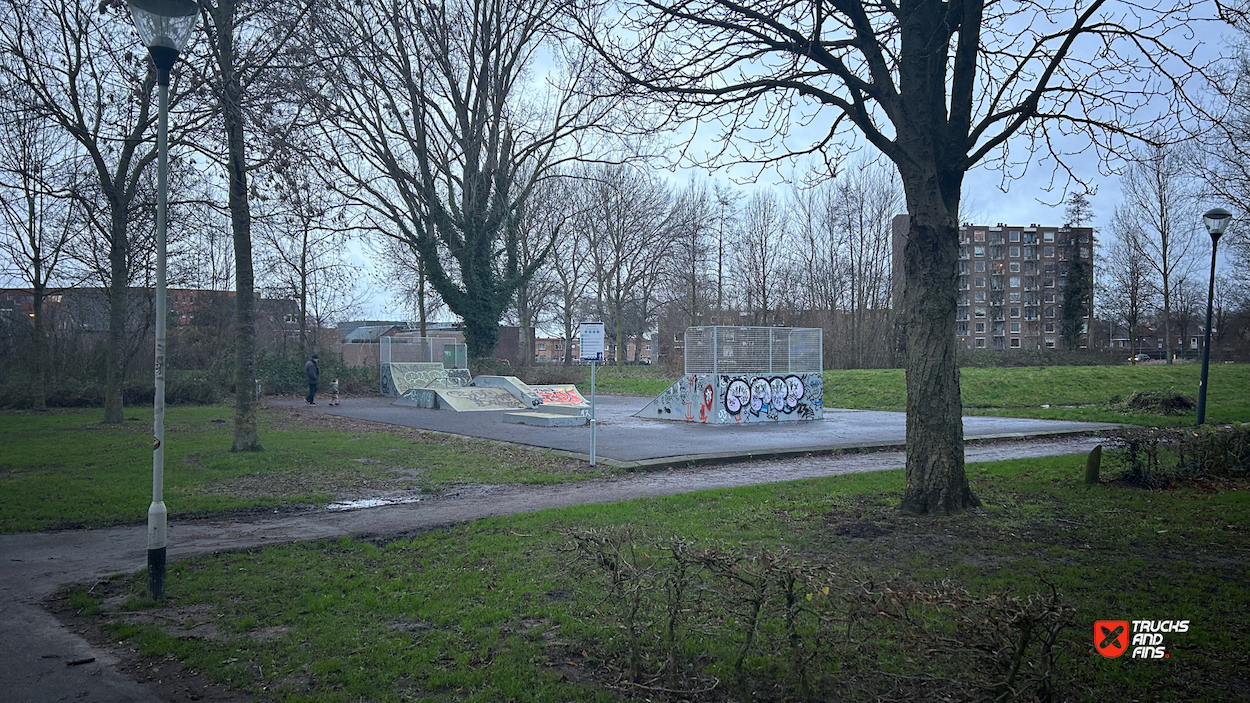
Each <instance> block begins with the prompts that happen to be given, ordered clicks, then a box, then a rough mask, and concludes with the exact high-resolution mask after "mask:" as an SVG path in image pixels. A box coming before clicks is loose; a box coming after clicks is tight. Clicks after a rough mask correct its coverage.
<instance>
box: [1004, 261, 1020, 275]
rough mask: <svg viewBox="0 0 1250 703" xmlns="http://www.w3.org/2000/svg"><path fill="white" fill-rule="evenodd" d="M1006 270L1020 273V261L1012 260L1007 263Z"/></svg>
mask: <svg viewBox="0 0 1250 703" xmlns="http://www.w3.org/2000/svg"><path fill="white" fill-rule="evenodd" d="M1007 270H1008V271H1011V272H1012V273H1020V262H1019V261H1013V262H1011V263H1010V264H1007Z"/></svg>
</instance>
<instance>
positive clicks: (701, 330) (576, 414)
mask: <svg viewBox="0 0 1250 703" xmlns="http://www.w3.org/2000/svg"><path fill="white" fill-rule="evenodd" d="M684 339H685V344H686V348H685V364H684V369H683V374H682V375H681V376H679V377H678V378H677V379H676V380H675V381H674V382H673V383H672V385H671V386H670V387H669V388H668V389H667V390H665V391H663V392H662V393H660V394H659V395H658V396H657V397H655V398H645V397H630V396H604V395H598V396H597V397H595V398H594V408H593V411H594V417H595V421H596V424H597V431H596V433H595V434H596V441H595V444H596V452H595V454H596V458H597V460H598V461H602V462H603V463H605V464H608V465H609V466H614V467H617V468H624V469H635V470H637V469H646V468H651V467H658V468H663V467H667V466H673V465H693V464H707V463H720V462H728V461H738V460H743V459H757V458H770V457H791V456H802V455H807V454H830V453H836V452H844V451H854V450H863V449H888V448H901V447H902V446H903V445H904V444H905V442H906V415H905V414H904V413H900V412H884V411H871V410H850V409H841V408H838V407H837V399H836V398H826V397H825V395H824V385H823V375H822V372H823V367H822V348H823V339H822V335H821V330H819V329H810V328H778V327H691V328H688V329H687V330H686V332H685V336H684ZM397 348H398V345H397ZM426 354H427V356H426V357H425V358H429V359H431V360H432V359H434V358H446V359H451V358H453V356H454V354H453V353H448V352H441V353H435V352H434V351H433V350H431V351H428V352H426ZM382 358H383V359H384V361H383V363H382V364H381V367H380V387H379V390H380V392H381V394H382V396H383V397H380V398H379V397H361V398H352V399H348V400H346V401H345V402H344V403H343V404H342V405H337V406H334V407H325V406H317V407H316V408H315V410H316V411H317V412H322V413H326V414H329V415H340V416H345V417H352V418H356V419H360V420H369V421H372V422H380V423H386V424H390V425H398V426H401V427H409V428H414V429H421V430H428V431H434V432H445V433H450V434H458V435H465V436H470V437H478V438H482V439H490V440H496V441H501V442H511V443H515V444H522V445H527V446H533V447H541V448H544V449H550V450H555V451H560V452H564V453H567V454H571V455H575V456H578V457H584V458H586V459H589V448H590V441H591V440H590V435H591V431H590V428H589V427H588V426H587V425H588V422H587V420H588V418H589V417H590V415H591V410H592V408H591V402H590V400H591V394H590V393H589V392H588V391H589V390H590V389H588V388H577V387H575V386H572V385H560V386H530V385H527V384H526V383H525V382H523V381H522V380H521V379H519V378H517V377H515V376H488V375H483V376H477V377H473V376H471V375H470V373H469V371H468V370H466V369H460V368H447V367H446V366H445V364H444V363H439V362H433V361H429V362H414V361H402V362H401V361H399V358H400V357H399V355H398V354H393V353H392V351H391V350H390V348H389V347H388V348H387V350H386V352H385V354H384V356H383V357H382ZM269 402H270V404H271V405H275V406H288V407H295V406H297V405H299V401H296V400H293V399H275V400H271V401H269ZM310 409H313V408H310ZM963 424H964V439H965V440H969V441H985V440H1003V439H1024V438H1038V437H1047V436H1055V435H1071V434H1084V433H1090V432H1097V431H1101V430H1108V429H1113V428H1114V427H1115V425H1111V424H1106V423H1089V422H1071V421H1059V420H1034V419H1025V418H1012V417H985V416H967V417H965V418H964V419H963Z"/></svg>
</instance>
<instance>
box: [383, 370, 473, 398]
mask: <svg viewBox="0 0 1250 703" xmlns="http://www.w3.org/2000/svg"><path fill="white" fill-rule="evenodd" d="M380 375H381V380H382V383H381V385H382V388H381V391H382V395H384V396H387V397H390V398H394V397H397V396H398V397H403V396H404V394H405V393H407V392H408V391H410V390H413V389H416V388H462V387H464V386H467V385H469V383H470V381H471V380H472V377H471V376H470V375H469V370H468V369H446V368H443V365H442V364H440V363H437V362H435V363H425V362H419V363H390V364H383V366H382V369H381V372H380Z"/></svg>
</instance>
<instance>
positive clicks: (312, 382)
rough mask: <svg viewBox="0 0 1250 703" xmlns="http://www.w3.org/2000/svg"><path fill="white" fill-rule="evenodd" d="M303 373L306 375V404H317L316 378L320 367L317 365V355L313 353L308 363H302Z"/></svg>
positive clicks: (319, 374) (318, 375)
mask: <svg viewBox="0 0 1250 703" xmlns="http://www.w3.org/2000/svg"><path fill="white" fill-rule="evenodd" d="M304 375H305V376H307V377H308V404H309V405H316V404H317V379H319V378H321V367H319V366H317V355H316V354H313V355H312V358H311V359H309V360H308V363H306V364H304Z"/></svg>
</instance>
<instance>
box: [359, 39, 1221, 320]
mask: <svg viewBox="0 0 1250 703" xmlns="http://www.w3.org/2000/svg"><path fill="white" fill-rule="evenodd" d="M1186 39H1188V40H1190V41H1196V39H1195V38H1194V37H1193V36H1189V37H1186ZM1229 45H1230V42H1229V38H1228V36H1226V35H1221V36H1219V37H1218V38H1217V39H1215V40H1213V41H1208V42H1200V43H1199V44H1198V46H1199V49H1198V50H1199V52H1200V55H1206V56H1207V57H1211V56H1216V55H1228V53H1229V49H1228V47H1229ZM823 118H824V116H823V115H822V116H821V118H820V119H818V120H816V121H815V124H814V125H813V128H814V129H819V128H820V126H821V125H822V124H828V123H827V121H823ZM797 136H799V137H802V136H803V135H802V134H801V133H799V134H798V135H797ZM700 138H702V137H700ZM1080 139H1082V138H1081V137H1074V138H1069V139H1068V140H1065V141H1060V142H1059V147H1060V148H1061V149H1062V150H1063V151H1064V152H1066V153H1067V154H1069V156H1067V157H1066V158H1067V160H1068V163H1069V165H1071V166H1073V167H1074V169H1076V170H1078V171H1079V172H1080V173H1081V174H1083V177H1088V178H1089V181H1090V183H1091V184H1092V185H1093V187H1094V188H1096V191H1095V192H1094V193H1092V194H1090V195H1089V200H1090V203H1091V206H1092V210H1093V221H1092V222H1091V223H1090V224H1092V226H1093V227H1095V228H1096V229H1101V230H1102V231H1101V233H1100V234H1099V239H1100V241H1101V242H1102V243H1103V244H1104V245H1105V244H1107V243H1109V241H1110V239H1111V234H1110V223H1111V219H1112V216H1113V214H1114V211H1115V208H1116V207H1117V206H1118V205H1119V204H1120V200H1121V196H1120V187H1119V179H1118V178H1117V177H1116V176H1114V175H1105V171H1106V169H1107V165H1106V164H1099V162H1098V159H1097V157H1096V155H1095V154H1094V153H1093V149H1092V148H1090V149H1087V148H1085V145H1084V144H1083V143H1082V142H1081V141H1078V140H1080ZM708 143H709V145H710V144H711V141H710V139H709V140H708ZM1011 144H1012V145H1013V146H1012V148H1013V149H1019V148H1023V147H1024V144H1023V143H1021V138H1019V137H1018V138H1016V139H1013V140H1012V141H1011ZM695 146H696V149H695V151H697V150H698V149H697V147H698V142H697V141H696V142H695ZM1013 156H1014V154H1013ZM1112 166H1113V167H1114V166H1115V164H1112ZM783 168H789V167H783ZM664 173H665V174H667V177H668V179H669V181H670V183H672V184H673V185H674V186H676V187H680V186H683V185H685V184H686V183H687V182H688V181H689V179H690V177H691V175H692V173H693V174H695V175H696V176H697V177H707V176H709V175H710V177H711V178H712V179H714V180H719V181H721V182H726V181H729V180H731V179H733V180H742V177H743V176H744V175H747V174H748V173H749V171H748V169H745V168H742V169H736V170H735V169H730V170H729V171H724V170H721V171H717V172H714V173H711V174H708V172H707V171H706V170H702V169H692V168H686V169H678V170H676V171H665V172H664ZM1065 178H1066V177H1065V175H1064V174H1063V173H1062V172H1056V170H1055V169H1054V162H1053V159H1051V158H1049V157H1048V156H1047V155H1046V154H1044V153H1035V154H1034V157H1033V159H1032V160H1031V163H1030V164H1029V166H1028V168H1027V169H1026V170H1024V171H1023V173H1019V174H1016V177H1015V178H1013V179H1010V180H1006V181H1005V180H1004V179H1003V178H1002V173H1001V171H1000V170H999V167H998V166H997V165H996V164H995V163H994V162H993V161H990V162H983V163H982V164H981V165H978V166H976V167H974V168H973V169H972V170H970V171H969V172H968V174H967V176H966V178H965V181H964V189H963V207H962V211H963V212H964V214H965V215H966V219H969V220H971V221H973V222H975V223H977V224H990V225H992V224H996V223H999V222H1002V223H1005V224H1013V225H1028V224H1032V223H1037V224H1041V225H1061V224H1063V217H1064V203H1063V201H1064V200H1065V199H1066V196H1067V195H1068V194H1069V193H1068V192H1066V191H1065V185H1067V184H1066V183H1065ZM779 182H780V177H779V176H777V175H776V174H774V173H771V172H768V171H766V172H764V173H763V174H762V175H761V176H760V177H759V179H758V181H757V182H756V183H755V184H747V185H743V186H741V189H742V190H743V192H750V190H751V189H752V188H767V187H776V186H777V185H779ZM1073 186H1074V187H1075V184H1073ZM1213 205H1215V204H1210V205H1207V206H1204V207H1203V208H1202V209H1205V207H1208V206H1213ZM1234 214H1235V215H1236V213H1234ZM1196 219H1198V218H1196ZM1195 226H1196V227H1197V228H1198V229H1199V230H1200V229H1201V223H1200V221H1198V222H1195ZM1205 246H1207V245H1204V246H1203V247H1200V249H1201V250H1202V251H1204V252H1209V249H1206V248H1205ZM353 255H354V257H355V258H356V259H357V261H358V262H360V263H362V264H368V263H369V258H370V257H368V256H367V254H365V253H364V252H363V251H355V252H354V253H353ZM366 279H367V280H368V281H369V282H370V283H369V284H370V285H371V286H372V290H371V292H370V293H369V294H368V296H367V298H366V302H365V304H364V313H365V317H368V318H371V319H401V318H402V317H403V316H404V313H403V312H402V310H401V308H400V307H399V305H398V304H397V301H396V299H395V296H394V295H393V293H391V292H390V291H387V290H383V289H382V286H381V285H379V284H378V283H377V282H376V279H375V277H374V276H373V275H369V274H367V275H366ZM445 314H446V313H445Z"/></svg>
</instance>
